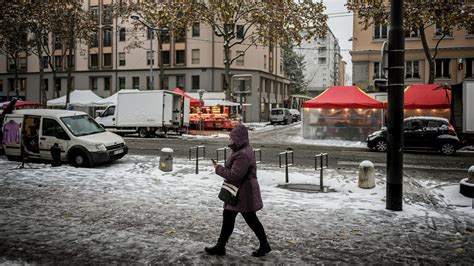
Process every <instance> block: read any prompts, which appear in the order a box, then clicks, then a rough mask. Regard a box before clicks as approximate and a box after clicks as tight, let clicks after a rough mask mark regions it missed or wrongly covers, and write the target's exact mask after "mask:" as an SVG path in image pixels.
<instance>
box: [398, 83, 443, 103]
mask: <svg viewBox="0 0 474 266" xmlns="http://www.w3.org/2000/svg"><path fill="white" fill-rule="evenodd" d="M404 98H405V109H448V108H450V106H451V99H452V98H451V91H450V90H448V88H447V87H446V86H443V85H441V84H416V85H410V86H408V87H407V88H406V89H405V93H404Z"/></svg>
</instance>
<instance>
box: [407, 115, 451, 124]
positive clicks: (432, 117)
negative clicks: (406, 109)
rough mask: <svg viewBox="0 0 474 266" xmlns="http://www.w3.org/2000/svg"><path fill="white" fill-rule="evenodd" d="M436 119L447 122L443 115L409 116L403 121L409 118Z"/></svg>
mask: <svg viewBox="0 0 474 266" xmlns="http://www.w3.org/2000/svg"><path fill="white" fill-rule="evenodd" d="M418 119H419V120H437V121H443V122H446V123H449V120H448V119H446V118H443V117H435V116H410V117H407V118H405V121H409V120H418Z"/></svg>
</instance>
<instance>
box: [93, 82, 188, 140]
mask: <svg viewBox="0 0 474 266" xmlns="http://www.w3.org/2000/svg"><path fill="white" fill-rule="evenodd" d="M189 109H190V100H189V98H185V97H183V96H182V95H180V94H178V93H174V92H171V91H165V90H150V91H127V92H119V93H118V96H117V103H116V104H115V105H110V106H108V107H107V109H105V110H104V112H102V113H101V114H100V116H99V117H97V118H96V122H97V123H99V124H100V125H101V126H102V127H104V128H105V129H107V130H109V131H112V132H116V133H118V134H130V133H138V135H139V136H140V137H142V138H145V137H148V136H152V135H155V134H160V133H162V134H166V133H167V132H168V131H176V132H178V131H179V129H180V128H183V127H188V126H189Z"/></svg>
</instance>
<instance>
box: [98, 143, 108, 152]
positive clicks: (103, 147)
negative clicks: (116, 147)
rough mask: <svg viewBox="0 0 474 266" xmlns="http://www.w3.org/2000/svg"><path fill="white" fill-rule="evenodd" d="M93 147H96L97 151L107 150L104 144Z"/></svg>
mask: <svg viewBox="0 0 474 266" xmlns="http://www.w3.org/2000/svg"><path fill="white" fill-rule="evenodd" d="M95 147H96V148H97V149H98V150H99V151H106V150H107V147H105V144H104V143H100V144H96V145H95Z"/></svg>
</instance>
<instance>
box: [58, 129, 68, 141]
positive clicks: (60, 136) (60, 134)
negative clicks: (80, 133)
mask: <svg viewBox="0 0 474 266" xmlns="http://www.w3.org/2000/svg"><path fill="white" fill-rule="evenodd" d="M56 138H57V139H62V140H70V138H69V136H68V135H67V133H66V132H64V131H62V132H57V133H56Z"/></svg>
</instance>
